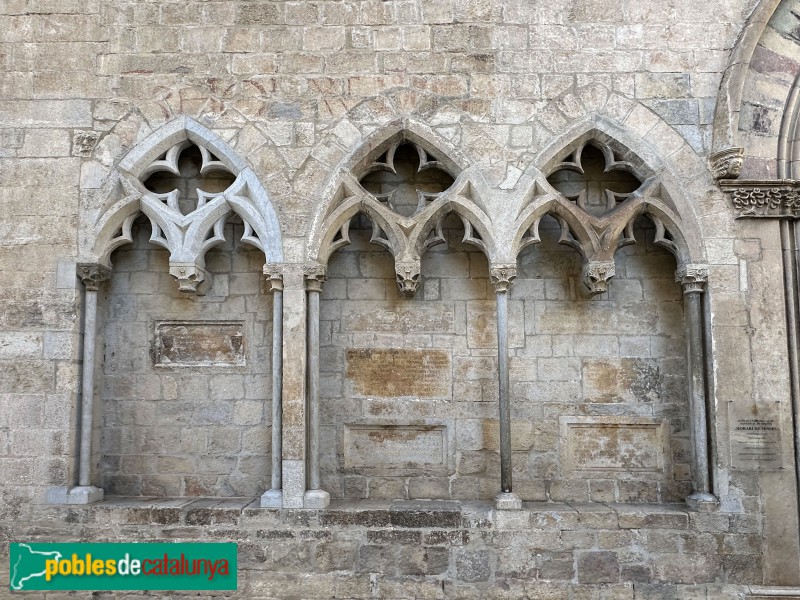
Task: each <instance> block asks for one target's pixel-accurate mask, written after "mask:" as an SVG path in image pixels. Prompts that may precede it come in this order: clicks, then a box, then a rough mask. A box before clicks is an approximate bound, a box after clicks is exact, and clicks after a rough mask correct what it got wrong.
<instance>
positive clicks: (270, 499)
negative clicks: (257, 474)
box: [261, 490, 283, 508]
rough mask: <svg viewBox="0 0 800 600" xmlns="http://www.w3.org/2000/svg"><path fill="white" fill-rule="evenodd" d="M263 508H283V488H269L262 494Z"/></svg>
mask: <svg viewBox="0 0 800 600" xmlns="http://www.w3.org/2000/svg"><path fill="white" fill-rule="evenodd" d="M261 508H283V490H267V491H266V492H264V493H263V494H261Z"/></svg>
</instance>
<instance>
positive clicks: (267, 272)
mask: <svg viewBox="0 0 800 600" xmlns="http://www.w3.org/2000/svg"><path fill="white" fill-rule="evenodd" d="M264 277H266V279H267V281H268V282H269V285H270V288H269V291H270V292H282V291H283V266H282V265H279V264H276V263H267V264H265V265H264Z"/></svg>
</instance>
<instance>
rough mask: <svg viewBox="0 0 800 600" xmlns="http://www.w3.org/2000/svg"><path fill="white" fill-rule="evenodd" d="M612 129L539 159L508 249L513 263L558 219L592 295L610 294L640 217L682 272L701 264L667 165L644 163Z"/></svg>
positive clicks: (588, 133) (578, 137) (589, 130)
mask: <svg viewBox="0 0 800 600" xmlns="http://www.w3.org/2000/svg"><path fill="white" fill-rule="evenodd" d="M609 129H612V130H613V128H609V127H601V126H598V123H597V122H596V121H595V122H594V123H593V124H592V126H588V127H585V128H583V130H582V131H580V132H579V133H577V134H575V135H574V136H573V137H572V139H570V140H569V141H567V142H564V141H563V140H559V143H558V145H556V144H553V145H552V146H551V147H550V148H548V149H546V150H545V151H544V152H542V153H541V154H540V155H539V163H538V165H540V169H541V171H539V172H538V173H536V174H535V176H534V183H533V184H532V185H531V187H530V189H529V190H528V192H527V194H526V198H525V201H524V202H523V204H522V206H521V208H520V210H519V212H518V214H517V215H516V219H515V222H514V226H513V238H512V240H511V243H510V246H511V248H512V252H513V253H514V256H516V255H517V254H518V253H519V252H520V251H521V250H522V249H523V248H525V247H526V246H529V245H531V244H535V243H538V242H539V232H538V229H539V224H540V222H541V219H542V218H543V217H544V216H545V215H550V216H552V217H554V218H555V219H556V220H557V221H558V223H559V225H560V227H561V236H560V239H559V242H560V243H562V244H565V245H567V246H570V247H571V248H573V249H574V250H576V251H577V252H578V253H579V254H580V256H581V259H582V261H583V280H584V284H585V285H586V287H587V288H588V290H589V293H590V294H592V295H595V294H601V293H603V292H605V291H606V288H607V282H608V280H609V279H610V278H611V277H613V275H614V273H615V267H614V255H615V253H616V251H617V250H618V249H619V248H621V247H623V246H626V245H628V244H632V243H634V242H635V241H636V240H635V239H634V237H633V227H634V222H635V221H636V219H637V218H638V217H639V216H642V215H643V216H646V217H647V218H648V219H650V220H651V221H652V222H653V224H654V226H655V231H656V234H655V243H656V244H657V245H659V246H661V247H663V248H666V249H667V250H669V251H670V252H671V253H672V254H673V255H674V257H675V260H676V262H677V264H678V267H679V268H680V267H681V266H684V265H687V264H690V263H694V262H702V246H701V245H700V244H697V243H696V240H699V239H700V237H699V234H698V233H697V231H696V225H694V224H693V223H692V215H689V216H688V217H687V218H684V216H683V215H682V214H681V210H680V209H679V206H680V201H678V202H676V200H675V197H674V194H673V192H672V190H673V189H675V187H674V186H670V185H669V183H671V182H670V178H669V176H668V174H666V175H665V171H666V170H665V169H664V167H663V165H662V164H660V163H656V164H651V163H650V162H648V161H645V160H644V159H643V158H642V157H641V156H640V155H639V153H638V152H635V151H633V150H632V149H631V148H630V147H628V146H627V145H626V144H624V143H623V142H621V141H620V140H619V138H618V137H617V136H615V135H612V134H611V133H609ZM647 150H648V154H649V155H651V156H652V155H653V153H652V150H650V149H647ZM668 182H669V183H668ZM680 200H683V199H680Z"/></svg>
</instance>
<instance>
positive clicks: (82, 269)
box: [66, 263, 111, 504]
mask: <svg viewBox="0 0 800 600" xmlns="http://www.w3.org/2000/svg"><path fill="white" fill-rule="evenodd" d="M77 273H78V277H79V278H80V280H81V281H82V282H83V285H84V288H85V290H86V291H85V294H84V302H83V365H82V367H81V422H80V438H79V439H80V461H79V463H78V486H77V487H74V488H72V489H70V490H69V492H68V493H67V498H66V501H67V504H91V503H92V502H98V501H100V500H102V499H103V490H102V489H101V488H99V487H96V486H94V485H92V435H93V434H94V428H93V416H94V369H95V346H96V339H97V290H98V288H99V286H100V284H101V283H102V282H104V281H106V280H107V279H108V278H109V277H110V276H111V270H110V269H109V268H108V267H104V266H103V265H99V264H92V263H82V264H79V265H78V271H77Z"/></svg>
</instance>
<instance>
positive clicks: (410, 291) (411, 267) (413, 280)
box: [394, 258, 421, 298]
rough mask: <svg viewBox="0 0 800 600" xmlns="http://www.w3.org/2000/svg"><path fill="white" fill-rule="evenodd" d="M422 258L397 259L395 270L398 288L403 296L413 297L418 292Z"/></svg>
mask: <svg viewBox="0 0 800 600" xmlns="http://www.w3.org/2000/svg"><path fill="white" fill-rule="evenodd" d="M420 264H421V263H420V260H419V259H418V258H417V259H410V260H396V261H395V263H394V270H395V274H396V277H397V288H398V290H399V291H400V295H401V296H402V297H403V298H413V297H414V295H415V294H416V293H417V287H418V286H419V276H420V268H421V267H420Z"/></svg>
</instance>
